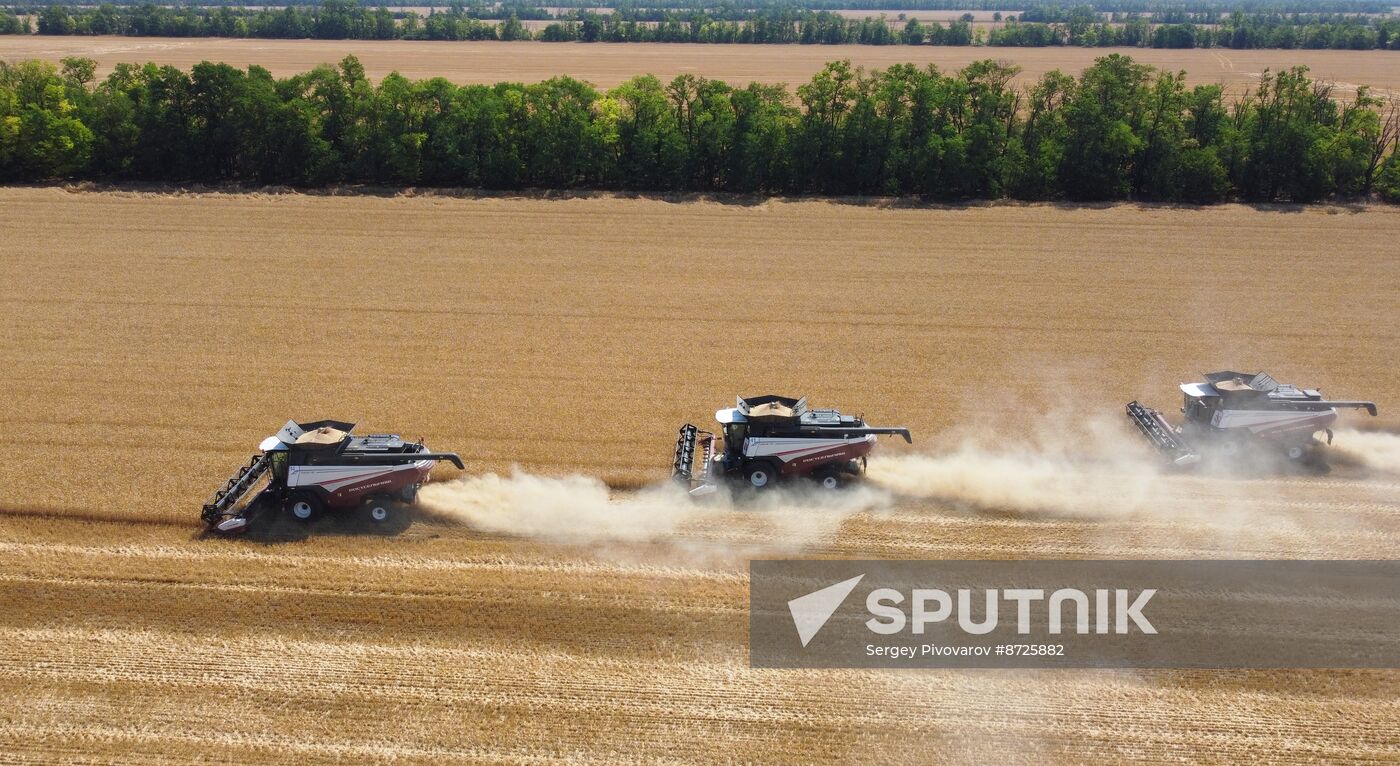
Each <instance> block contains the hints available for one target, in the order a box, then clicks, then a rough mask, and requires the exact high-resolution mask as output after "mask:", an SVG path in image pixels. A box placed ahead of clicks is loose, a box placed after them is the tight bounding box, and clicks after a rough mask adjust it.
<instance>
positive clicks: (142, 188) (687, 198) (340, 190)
mask: <svg viewBox="0 0 1400 766" xmlns="http://www.w3.org/2000/svg"><path fill="white" fill-rule="evenodd" d="M17 185H18V186H28V187H30V188H57V189H60V190H62V191H65V192H70V193H81V192H108V193H117V194H123V193H125V194H137V195H154V196H184V195H189V196H201V195H219V194H237V195H250V196H255V197H256V196H263V197H268V198H275V197H283V196H307V197H378V198H384V199H391V198H400V197H402V198H410V197H425V198H429V199H433V198H438V199H458V200H538V201H547V202H548V201H560V202H563V201H570V200H610V199H622V200H649V201H654V202H664V203H667V204H673V205H689V204H695V203H710V204H717V205H727V206H732V207H748V208H756V207H762V206H763V205H765V204H768V203H770V202H790V203H794V202H828V203H831V204H833V205H842V206H848V207H861V208H871V209H877V210H952V211H957V210H976V209H983V208H1049V209H1053V210H1067V211H1074V210H1109V209H1113V208H1130V209H1135V210H1180V211H1185V212H1199V211H1202V210H1207V209H1209V208H1213V207H1220V206H1221V205H1225V204H1237V205H1242V206H1244V207H1248V208H1250V209H1253V210H1256V211H1259V212H1270V213H1293V214H1296V213H1302V212H1304V211H1305V210H1309V209H1314V210H1322V211H1324V212H1328V213H1334V214H1335V213H1344V212H1345V213H1362V212H1365V211H1367V210H1370V209H1373V208H1375V207H1377V206H1382V205H1383V203H1380V202H1377V201H1374V200H1368V199H1366V198H1344V199H1334V200H1324V201H1319V202H1248V201H1243V200H1226V201H1225V202H1223V203H1218V204H1207V205H1196V204H1189V203H1184V202H1148V201H1141V200H1114V201H1101V202H1085V201H1067V200H1041V201H1037V200H1015V199H962V200H947V199H936V198H932V197H918V196H901V197H882V196H873V195H836V196H831V195H821V194H764V193H739V192H693V191H635V190H625V189H622V190H619V189H603V188H573V189H543V188H524V189H479V188H468V187H417V186H378V185H373V184H337V185H334V186H324V187H296V186H285V185H277V186H259V185H253V184H242V183H232V182H230V183H217V184H209V183H169V182H145V183H142V182H130V181H123V182H98V181H78V182H53V183H35V184H27V185H26V184H17Z"/></svg>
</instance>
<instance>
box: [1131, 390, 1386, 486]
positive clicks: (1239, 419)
mask: <svg viewBox="0 0 1400 766" xmlns="http://www.w3.org/2000/svg"><path fill="white" fill-rule="evenodd" d="M1181 392H1182V394H1183V395H1184V396H1185V403H1184V404H1183V406H1182V408H1181V412H1182V414H1183V415H1184V416H1185V418H1184V420H1183V422H1182V424H1181V427H1180V428H1177V427H1173V426H1172V425H1171V424H1170V423H1168V422H1167V419H1166V418H1165V417H1163V416H1162V413H1160V412H1158V411H1157V410H1154V409H1152V408H1151V407H1147V406H1144V405H1142V404H1139V403H1138V402H1136V401H1134V402H1130V403H1129V404H1128V417H1129V418H1131V419H1132V421H1133V423H1134V424H1136V425H1137V427H1138V429H1139V430H1140V431H1142V433H1143V435H1144V436H1145V437H1147V440H1148V441H1150V442H1151V443H1152V446H1154V447H1156V448H1157V449H1158V451H1160V452H1161V453H1162V454H1163V455H1165V456H1166V457H1167V458H1168V459H1169V460H1171V461H1172V462H1173V463H1175V464H1176V465H1181V466H1185V465H1192V464H1194V463H1198V462H1200V461H1201V459H1202V457H1207V458H1214V459H1220V460H1224V461H1230V460H1234V459H1237V458H1240V457H1244V456H1247V455H1248V456H1260V455H1263V456H1271V455H1280V456H1283V457H1286V458H1287V459H1289V460H1292V461H1296V462H1304V461H1308V460H1310V459H1311V458H1312V457H1313V456H1314V450H1315V449H1316V447H1318V446H1319V445H1320V444H1321V442H1319V441H1318V439H1317V434H1319V433H1324V434H1326V436H1327V443H1328V444H1331V443H1332V424H1333V423H1334V422H1336V420H1337V410H1339V409H1364V410H1366V411H1367V412H1369V413H1371V415H1372V416H1374V415H1375V414H1376V405H1375V403H1374V402H1361V401H1334V400H1329V399H1325V398H1323V396H1322V392H1321V391H1317V390H1315V389H1311V388H1298V387H1297V386H1292V385H1289V384H1287V383H1279V382H1278V381H1276V380H1274V379H1273V378H1271V377H1269V375H1268V374H1267V373H1263V372H1260V373H1255V374H1252V375H1251V374H1249V373H1243V372H1234V371H1231V370H1222V371H1220V372H1209V373H1206V374H1205V380H1204V381H1202V382H1200V383H1184V384H1182V385H1181Z"/></svg>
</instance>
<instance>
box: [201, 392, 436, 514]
mask: <svg viewBox="0 0 1400 766" xmlns="http://www.w3.org/2000/svg"><path fill="white" fill-rule="evenodd" d="M354 428H355V424H354V423H342V422H340V421H336V420H318V421H316V422H314V423H296V422H293V421H290V420H289V421H287V424H286V425H285V426H282V430H281V431H278V432H277V434H276V435H275V436H269V437H267V438H266V439H264V440H263V442H262V444H259V445H258V450H259V451H260V452H259V454H256V455H254V456H253V457H252V459H251V460H250V461H249V462H248V464H247V465H245V466H243V467H242V468H240V469H239V470H238V473H235V474H234V475H233V476H232V477H231V478H230V479H229V480H228V482H226V483H225V484H224V487H223V489H220V490H219V491H217V492H215V493H214V496H213V497H211V498H210V499H209V502H208V503H205V505H204V514H203V518H204V523H205V524H207V525H209V528H210V529H213V530H215V531H218V532H223V533H233V532H240V531H242V530H244V529H246V528H247V527H248V525H249V524H250V523H251V522H252V521H253V520H254V519H255V518H256V517H258V516H260V515H261V514H263V513H265V512H267V511H274V512H276V511H281V512H283V513H285V514H286V516H287V517H288V518H291V519H292V520H294V521H297V522H300V523H303V524H305V523H310V522H312V521H315V520H316V519H317V518H319V517H320V516H321V515H322V514H323V513H325V512H327V511H336V512H340V513H342V514H344V513H346V512H350V511H353V512H357V513H358V515H359V516H360V518H361V519H362V520H363V521H365V522H367V524H368V526H369V527H370V528H371V529H375V530H377V531H381V532H385V533H391V532H398V531H402V530H403V529H406V528H407V527H408V526H409V524H411V523H412V518H411V517H410V516H409V513H408V509H407V506H408V505H410V504H412V503H413V501H414V499H415V498H416V496H417V493H418V488H419V487H421V486H422V485H423V482H425V481H427V480H428V474H429V472H431V471H432V470H433V466H434V465H436V464H437V463H438V461H441V460H445V461H447V462H450V463H452V464H453V465H455V466H457V467H458V468H462V459H461V458H459V457H457V455H456V454H455V453H452V452H429V451H428V449H427V448H426V447H424V446H423V442H422V441H419V442H417V443H408V442H405V441H404V440H403V439H401V438H399V437H398V436H396V435H393V434H371V435H369V436H353V435H351V433H350V432H351V431H352V430H353V429H354ZM264 478H266V479H267V481H266V483H265V484H264V481H263V479H264ZM259 486H261V487H262V489H261V491H259V492H256V493H254V492H253V490H254V489H255V488H257V487H259ZM245 500H247V501H248V502H244V501H245Z"/></svg>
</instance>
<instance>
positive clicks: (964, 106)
mask: <svg viewBox="0 0 1400 766" xmlns="http://www.w3.org/2000/svg"><path fill="white" fill-rule="evenodd" d="M95 71H96V69H95V64H94V63H93V62H92V61H91V60H90V59H65V60H64V61H63V64H62V67H61V68H59V67H57V66H55V65H53V64H51V63H46V62H41V61H26V62H21V63H18V64H8V63H0V182H15V181H35V180H47V179H95V180H110V181H160V182H188V181H194V182H239V183H256V184H291V185H297V186H320V185H327V184H339V183H366V184H377V185H391V186H448V187H472V188H485V189H521V188H546V189H575V188H590V189H635V190H646V191H671V190H689V191H705V192H711V191H713V192H740V193H781V194H820V195H917V196H920V197H925V198H929V199H937V200H963V199H994V198H1002V197H1011V198H1016V199H1026V200H1058V199H1066V200H1119V199H1140V200H1163V201H1184V202H1193V203H1211V202H1218V201H1221V200H1226V199H1231V198H1238V199H1244V200H1258V201H1268V200H1293V201H1314V200H1322V199H1326V198H1329V197H1332V196H1338V195H1344V196H1356V195H1367V194H1371V193H1373V192H1378V193H1379V194H1380V196H1382V197H1383V198H1385V199H1389V200H1393V201H1400V155H1398V154H1397V153H1396V151H1395V148H1396V147H1395V144H1396V136H1397V132H1400V116H1398V115H1397V113H1396V110H1395V109H1393V108H1391V109H1389V110H1385V109H1383V108H1382V106H1383V105H1382V104H1381V103H1380V102H1379V101H1378V100H1377V99H1376V98H1374V97H1372V96H1371V95H1370V94H1369V93H1367V92H1366V91H1365V90H1364V89H1362V90H1361V91H1360V92H1359V93H1358V94H1357V95H1356V97H1355V98H1354V99H1352V100H1350V101H1347V102H1345V103H1339V102H1338V101H1337V100H1335V99H1334V98H1333V94H1332V92H1331V91H1330V89H1329V88H1328V87H1327V86H1325V85H1323V84H1322V83H1319V82H1316V81H1313V80H1311V79H1310V78H1309V77H1308V75H1307V71H1306V69H1304V68H1296V69H1290V70H1287V71H1283V72H1278V73H1266V74H1265V75H1264V76H1263V78H1262V79H1261V80H1260V82H1259V84H1258V86H1257V87H1256V88H1254V89H1252V90H1251V91H1250V92H1249V93H1248V94H1246V95H1244V96H1241V97H1239V98H1237V99H1234V100H1230V101H1227V100H1226V99H1225V98H1224V96H1223V95H1222V92H1221V89H1220V87H1219V86H1213V85H1201V86H1196V87H1193V88H1188V87H1186V85H1185V83H1184V77H1183V75H1182V74H1181V73H1171V72H1162V71H1157V70H1154V69H1152V68H1151V67H1147V66H1144V65H1141V64H1138V63H1136V62H1134V61H1133V60H1132V59H1131V58H1129V57H1127V56H1123V55H1119V54H1114V55H1110V56H1106V57H1104V58H1101V59H1099V60H1097V61H1096V62H1095V63H1094V64H1093V65H1092V66H1090V67H1088V68H1087V69H1085V70H1084V72H1083V73H1082V74H1081V75H1080V76H1079V77H1077V78H1076V77H1071V76H1069V75H1067V74H1064V73H1062V72H1058V71H1056V72H1050V73H1048V74H1046V75H1045V76H1044V77H1042V78H1041V79H1040V80H1039V81H1038V82H1036V83H1034V84H1033V85H1031V86H1029V87H1026V88H1021V87H1017V86H1015V85H1013V77H1014V76H1015V75H1016V73H1017V70H1016V68H1014V67H1010V66H1007V65H1005V64H1000V63H996V62H993V61H979V62H975V63H973V64H970V65H969V66H967V67H965V68H964V69H962V70H961V71H958V72H956V73H944V72H941V71H939V70H938V69H937V68H935V67H933V66H928V67H925V68H920V67H917V66H915V65H912V64H905V65H898V66H892V67H890V68H888V69H885V70H878V71H870V72H866V71H863V70H860V69H852V67H851V66H850V64H849V63H848V62H834V63H830V64H828V65H827V66H826V67H825V68H824V69H822V71H820V72H819V73H817V74H816V75H815V76H813V77H812V79H811V80H810V81H808V82H805V83H803V84H801V85H800V86H798V87H797V88H796V89H795V91H790V90H789V89H787V88H786V87H784V86H776V85H762V84H757V83H752V84H749V85H747V86H744V87H735V86H731V85H728V84H726V83H724V82H721V81H717V80H707V79H703V78H698V77H694V76H691V75H682V76H679V77H677V78H675V79H674V80H672V81H671V82H669V83H662V82H661V81H659V80H658V79H657V78H655V77H651V76H642V77H636V78H633V79H632V80H629V81H628V82H626V83H623V84H622V85H619V86H618V87H616V88H612V89H610V90H607V91H599V90H598V89H596V88H594V87H592V86H590V85H588V84H587V83H583V82H580V81H577V80H574V79H571V78H568V77H556V78H554V79H551V80H548V81H545V82H541V83H535V84H530V85H522V84H517V83H498V84H496V85H492V86H486V85H465V86H459V85H454V84H452V83H450V82H448V81H447V80H444V79H442V78H433V79H429V80H420V81H410V80H408V79H406V78H404V77H402V76H400V75H398V74H391V75H389V76H387V77H385V78H384V79H383V80H382V81H380V82H379V83H378V84H377V85H376V84H374V83H372V82H371V81H370V80H369V79H368V78H367V77H366V75H365V71H364V69H363V67H362V66H361V65H360V63H359V62H358V61H357V60H356V59H355V58H354V57H347V58H346V59H345V60H343V61H342V62H341V63H340V64H339V65H338V66H335V67H332V66H326V65H323V66H320V67H317V68H316V69H314V70H312V71H310V72H307V73H303V74H299V75H295V76H292V77H287V78H281V79H279V78H275V77H273V76H272V75H271V74H270V73H269V72H268V71H267V70H266V69H263V68H261V67H257V66H253V67H249V68H248V69H247V70H246V71H245V70H239V69H236V68H234V67H231V66H228V65H225V64H214V63H208V62H205V63H201V64H198V65H196V66H195V67H194V68H193V70H192V71H190V72H185V71H183V70H180V69H177V68H174V67H170V66H157V65H155V64H147V65H145V66H136V65H130V64H123V65H119V66H117V67H116V68H115V70H114V71H113V72H112V73H111V74H110V75H108V76H107V77H106V78H104V79H102V80H100V81H98V80H97V78H96V77H95Z"/></svg>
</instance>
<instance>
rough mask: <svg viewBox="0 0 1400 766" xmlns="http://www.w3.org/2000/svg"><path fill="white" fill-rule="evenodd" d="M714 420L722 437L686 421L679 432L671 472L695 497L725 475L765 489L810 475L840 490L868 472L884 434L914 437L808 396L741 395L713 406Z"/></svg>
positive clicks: (709, 490) (714, 486)
mask: <svg viewBox="0 0 1400 766" xmlns="http://www.w3.org/2000/svg"><path fill="white" fill-rule="evenodd" d="M715 420H717V421H719V423H720V425H721V426H723V429H724V435H723V437H722V438H721V437H718V436H717V435H716V434H714V433H713V432H710V431H703V430H701V429H699V428H697V427H695V426H693V425H691V424H689V423H687V424H685V425H684V426H681V430H680V434H679V436H678V437H677V438H676V454H675V459H674V461H673V462H672V467H671V477H672V478H673V479H675V480H676V482H678V483H680V484H681V485H682V486H684V487H686V488H687V489H688V490H689V492H690V494H692V495H695V496H700V495H708V494H711V493H713V492H715V491H716V489H717V484H718V482H719V481H721V480H728V481H733V482H735V483H736V484H738V485H739V486H746V487H749V488H752V489H754V490H765V489H768V488H770V487H773V486H776V485H777V484H778V483H779V482H782V481H787V480H793V479H811V480H813V481H815V482H816V483H817V484H818V485H819V486H821V487H824V488H826V489H837V488H839V487H841V486H842V485H843V484H845V483H846V482H848V481H850V480H851V479H855V478H858V477H860V476H861V475H862V474H864V473H865V462H866V455H868V454H869V453H870V450H871V449H873V448H874V447H875V442H876V441H877V439H878V437H879V436H880V435H881V434H897V435H899V436H903V437H904V441H906V442H909V443H911V444H912V443H913V439H912V438H911V437H910V436H909V429H907V428H874V427H871V426H867V425H866V424H865V421H864V420H863V419H861V418H859V417H852V416H850V415H842V414H841V413H840V412H837V411H836V410H811V409H808V408H807V399H806V397H803V398H802V399H790V398H787V397H784V396H771V395H770V396H754V397H750V398H747V399H745V398H743V397H740V398H739V400H738V402H737V403H736V404H735V406H733V407H729V408H726V409H722V410H719V411H717V412H715ZM716 440H719V441H721V442H722V443H723V447H722V448H718V449H717V445H716V444H715V442H716ZM697 460H698V465H697Z"/></svg>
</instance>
